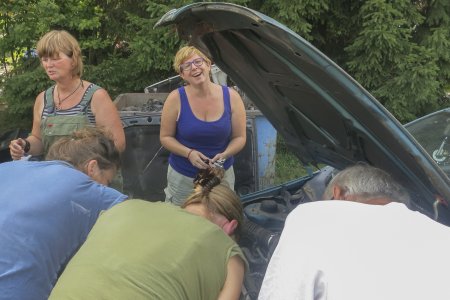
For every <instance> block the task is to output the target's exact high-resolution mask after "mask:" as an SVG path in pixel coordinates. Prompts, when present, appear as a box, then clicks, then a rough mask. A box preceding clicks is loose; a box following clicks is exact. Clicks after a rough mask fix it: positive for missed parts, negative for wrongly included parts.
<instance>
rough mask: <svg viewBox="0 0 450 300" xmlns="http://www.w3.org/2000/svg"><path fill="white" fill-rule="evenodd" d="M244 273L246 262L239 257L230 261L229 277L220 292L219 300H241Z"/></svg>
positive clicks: (228, 266) (228, 265) (228, 267)
mask: <svg viewBox="0 0 450 300" xmlns="http://www.w3.org/2000/svg"><path fill="white" fill-rule="evenodd" d="M244 272H245V267H244V262H243V261H242V259H241V258H240V257H239V256H238V255H235V256H233V257H231V258H230V259H229V260H228V264H227V277H226V278H225V284H224V285H223V288H222V290H221V291H220V294H219V297H218V300H230V299H239V297H240V294H241V289H242V283H243V282H244Z"/></svg>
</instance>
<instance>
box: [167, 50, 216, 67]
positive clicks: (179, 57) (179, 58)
mask: <svg viewBox="0 0 450 300" xmlns="http://www.w3.org/2000/svg"><path fill="white" fill-rule="evenodd" d="M195 54H197V55H198V56H200V57H201V58H203V59H204V60H205V61H206V62H207V63H208V65H211V60H210V59H209V58H208V57H207V56H206V55H205V54H204V53H203V52H201V51H200V50H198V49H197V48H195V47H194V46H184V47H182V48H181V49H180V50H178V52H177V54H175V58H174V60H173V69H174V70H175V72H177V73H181V69H180V65H181V64H182V63H183V61H185V60H186V59H187V58H189V57H191V56H192V55H195Z"/></svg>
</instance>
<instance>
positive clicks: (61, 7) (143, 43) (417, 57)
mask: <svg viewBox="0 0 450 300" xmlns="http://www.w3.org/2000/svg"><path fill="white" fill-rule="evenodd" d="M193 2H198V1H190V0H189V1H188V0H179V1H178V0H177V1H175V0H156V1H152V0H143V1H140V0H3V1H0V79H1V80H0V89H1V90H3V92H2V93H1V94H0V102H1V103H6V104H7V106H8V111H7V115H8V116H10V117H11V118H12V121H13V122H17V120H24V119H25V118H27V120H28V123H29V124H31V118H30V116H31V114H32V107H33V103H34V99H35V97H36V95H37V94H38V93H39V92H40V91H42V90H44V89H45V88H46V87H48V86H50V85H51V82H49V81H48V79H47V77H46V76H45V74H44V73H43V72H42V70H41V68H40V66H39V62H38V60H35V59H24V53H25V52H26V51H29V50H30V49H33V48H34V47H35V45H36V42H37V41H38V40H39V38H40V37H41V36H42V35H43V34H44V33H45V32H47V31H49V30H50V29H65V30H68V31H69V32H71V33H72V34H73V35H74V36H75V37H76V38H77V39H78V40H79V42H80V45H81V47H82V51H83V56H84V62H85V66H86V68H85V74H84V76H83V77H84V78H85V79H87V80H90V81H92V82H95V83H97V84H99V85H101V86H103V87H105V88H106V89H107V90H108V91H109V93H110V95H111V97H112V98H115V97H116V96H117V95H118V94H120V93H125V92H142V91H143V89H144V88H145V87H146V86H148V85H150V84H151V83H154V82H157V81H160V80H162V79H164V78H167V77H168V76H172V75H174V71H173V70H172V69H171V64H172V59H173V56H174V54H175V52H176V51H177V49H179V47H180V46H181V45H182V44H183V43H184V42H183V41H180V40H179V38H178V36H177V35H176V33H175V32H174V30H173V28H156V29H154V28H153V27H154V25H155V23H156V22H157V20H158V19H159V18H160V17H161V16H162V15H163V14H164V13H166V12H168V11H169V10H170V9H172V8H178V7H181V6H183V5H185V4H189V3H193ZM231 2H233V3H237V4H240V5H246V6H248V7H250V8H252V9H255V10H257V11H261V12H262V13H265V14H267V15H269V16H271V17H273V18H274V19H276V20H278V21H280V22H281V23H283V24H285V25H286V26H287V27H289V28H291V29H292V30H293V31H295V32H296V33H298V34H300V35H301V36H303V37H304V38H306V39H307V40H309V41H310V42H311V43H312V44H313V45H315V46H316V47H318V48H319V49H321V50H322V51H323V52H324V53H325V54H327V55H328V56H329V57H330V58H331V59H333V60H334V61H336V62H337V63H338V64H339V65H341V66H344V67H346V68H347V70H348V72H349V73H350V74H351V75H352V76H354V77H355V78H356V79H357V80H358V81H359V82H360V83H361V84H362V85H363V86H364V87H365V88H367V89H368V90H369V92H371V93H373V94H374V96H376V97H377V99H379V100H380V102H381V103H382V104H384V105H385V106H386V107H387V108H388V109H389V110H390V111H391V112H392V113H393V114H394V115H395V116H396V117H397V118H399V119H400V120H401V121H409V120H412V119H414V118H416V117H419V116H421V115H423V114H425V113H427V112H429V111H431V110H435V109H438V108H441V107H445V106H448V104H449V103H448V102H447V101H448V98H446V97H444V95H445V89H448V87H449V85H450V51H448V49H450V47H449V46H450V2H449V1H448V0H397V1H387V0H363V1H356V0H351V1H341V0H297V1H291V0H235V1H231ZM11 125H12V126H13V125H14V124H13V123H12V124H11Z"/></svg>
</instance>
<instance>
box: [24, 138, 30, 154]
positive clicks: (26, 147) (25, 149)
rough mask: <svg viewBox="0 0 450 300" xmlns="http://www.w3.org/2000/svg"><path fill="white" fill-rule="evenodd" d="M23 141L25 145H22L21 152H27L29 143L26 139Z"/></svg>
mask: <svg viewBox="0 0 450 300" xmlns="http://www.w3.org/2000/svg"><path fill="white" fill-rule="evenodd" d="M24 141H25V146H24V147H23V152H25V153H28V151H30V148H31V145H30V142H29V141H28V140H24Z"/></svg>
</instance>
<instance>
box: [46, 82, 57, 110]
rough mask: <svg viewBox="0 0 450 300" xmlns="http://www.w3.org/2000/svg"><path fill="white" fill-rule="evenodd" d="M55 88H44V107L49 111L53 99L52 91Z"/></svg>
mask: <svg viewBox="0 0 450 300" xmlns="http://www.w3.org/2000/svg"><path fill="white" fill-rule="evenodd" d="M54 90H55V86H54V85H53V86H51V87H49V88H48V89H46V90H45V93H44V109H45V110H47V111H51V110H52V109H53V107H54V101H53V91H54Z"/></svg>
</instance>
